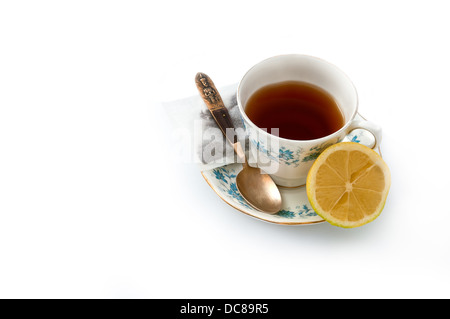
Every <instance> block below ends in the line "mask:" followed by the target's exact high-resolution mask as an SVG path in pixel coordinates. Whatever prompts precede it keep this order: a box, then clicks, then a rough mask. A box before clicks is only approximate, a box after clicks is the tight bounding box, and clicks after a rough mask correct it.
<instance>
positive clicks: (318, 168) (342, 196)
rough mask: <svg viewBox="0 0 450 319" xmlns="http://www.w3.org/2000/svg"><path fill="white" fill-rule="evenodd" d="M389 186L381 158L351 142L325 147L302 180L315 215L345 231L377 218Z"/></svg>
mask: <svg viewBox="0 0 450 319" xmlns="http://www.w3.org/2000/svg"><path fill="white" fill-rule="evenodd" d="M390 186H391V175H390V172H389V168H388V166H387V164H386V163H385V162H384V160H383V159H382V158H381V156H380V155H379V154H378V153H376V152H375V151H373V150H372V149H370V148H368V147H367V146H364V145H361V144H358V143H353V142H344V143H338V144H335V145H332V146H330V147H328V148H327V149H326V150H325V151H324V152H323V153H322V154H320V156H319V157H318V158H317V159H316V161H315V162H314V164H313V166H312V167H311V169H310V171H309V173H308V178H307V180H306V192H307V194H308V199H309V201H310V203H311V205H312V207H313V209H314V210H315V211H316V213H317V214H318V215H319V216H321V217H322V218H323V219H325V220H326V221H328V222H329V223H331V224H333V225H335V226H340V227H346V228H352V227H358V226H362V225H364V224H367V223H369V222H371V221H373V220H374V219H375V218H377V217H378V216H379V215H380V213H381V211H382V210H383V208H384V204H385V203H386V198H387V195H388V192H389V187H390Z"/></svg>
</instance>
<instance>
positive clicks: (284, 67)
mask: <svg viewBox="0 0 450 319" xmlns="http://www.w3.org/2000/svg"><path fill="white" fill-rule="evenodd" d="M284 81H301V82H307V83H310V84H313V85H316V86H318V87H320V88H322V89H324V90H325V91H327V92H328V93H330V94H331V95H332V96H333V97H334V99H335V101H336V102H337V104H338V106H339V108H340V109H341V112H342V114H343V116H344V123H345V124H344V126H343V127H342V128H341V129H339V130H338V131H336V132H334V133H332V134H330V135H328V136H325V137H322V138H318V139H314V140H289V139H285V138H282V137H278V136H275V135H272V134H269V133H267V131H266V130H264V129H267V128H264V129H262V128H259V127H257V126H256V125H255V124H254V123H252V121H251V120H250V119H249V118H248V116H247V115H246V113H245V107H246V103H247V101H248V99H249V98H250V96H251V95H252V94H253V93H255V91H257V90H258V89H260V88H262V87H264V86H267V85H270V84H274V83H279V82H284ZM237 102H238V106H239V111H240V114H241V116H242V121H243V123H244V126H245V129H246V131H247V133H248V136H249V141H250V147H251V150H252V151H253V152H254V153H256V154H257V156H256V159H257V162H256V165H257V166H258V167H260V168H261V169H262V170H264V171H266V172H267V173H269V174H270V175H271V177H272V178H273V180H274V181H275V183H277V184H278V185H280V186H285V187H297V186H301V185H304V184H305V183H306V177H307V175H308V171H309V169H310V168H311V165H312V164H313V162H314V160H315V159H316V158H317V156H319V154H320V153H321V152H322V151H323V150H324V149H325V148H327V147H328V146H330V145H332V144H335V143H338V142H340V141H342V140H343V139H344V138H345V136H346V135H348V134H349V133H350V132H351V131H353V130H355V129H357V128H360V129H365V130H367V131H369V132H370V133H372V135H373V136H374V138H375V143H374V145H371V147H372V148H376V147H377V146H378V145H379V144H380V142H381V128H380V127H379V126H377V125H375V124H373V123H371V122H369V121H364V120H356V119H355V116H356V114H357V111H358V95H357V93H356V89H355V87H354V85H353V83H352V82H351V81H350V79H349V78H348V77H347V75H345V73H343V72H342V71H341V70H340V69H338V68H337V67H336V66H334V65H333V64H331V63H328V62H326V61H324V60H322V59H319V58H316V57H312V56H307V55H299V54H289V55H279V56H275V57H272V58H269V59H266V60H264V61H262V62H260V63H258V64H256V65H255V66H253V67H252V68H251V69H250V70H249V71H248V72H247V73H246V74H245V75H244V77H243V78H242V80H241V81H240V83H239V86H238V89H237Z"/></svg>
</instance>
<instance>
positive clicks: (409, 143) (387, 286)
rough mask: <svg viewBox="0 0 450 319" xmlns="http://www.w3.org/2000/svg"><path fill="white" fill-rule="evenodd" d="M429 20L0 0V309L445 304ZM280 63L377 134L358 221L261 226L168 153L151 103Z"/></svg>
mask: <svg viewBox="0 0 450 319" xmlns="http://www.w3.org/2000/svg"><path fill="white" fill-rule="evenodd" d="M445 5H446V1H433V0H428V1H392V0H390V1H376V2H369V1H283V0H278V1H243V0H239V1H234V0H232V1H2V2H0V297H2V298H18V297H25V298H448V297H450V290H449V288H448V285H449V284H450V274H449V266H450V231H449V225H450V209H449V204H448V203H449V200H448V199H449V196H450V193H449V190H450V185H449V181H450V172H449V166H448V158H447V154H448V151H447V149H448V147H449V145H448V136H449V133H448V132H449V131H448V129H449V127H448V123H449V122H448V119H449V115H448V114H449V112H448V110H449V108H450V102H449V90H450V80H449V78H450V77H449V75H450V58H449V57H450V45H449V41H448V35H449V30H450V19H449V18H448V12H449V11H448V9H447V7H446V6H445ZM283 53H303V54H310V55H315V56H318V57H321V58H324V59H326V60H328V61H330V62H332V63H334V64H336V65H337V66H339V67H340V68H341V69H343V70H344V71H345V72H346V73H347V74H348V75H349V76H350V78H351V79H352V80H353V82H354V84H355V85H356V87H357V89H358V93H359V98H360V112H361V113H362V114H363V115H364V116H365V117H366V118H368V119H370V120H372V121H373V122H375V123H378V124H379V125H381V126H382V127H383V133H384V135H383V136H384V137H383V142H382V153H383V157H384V158H385V160H386V162H387V163H388V165H389V167H390V169H391V173H392V187H391V191H390V194H389V197H388V201H387V204H386V207H385V209H384V211H383V213H382V214H381V216H380V217H379V218H378V219H376V220H375V221H374V222H372V223H370V224H368V225H366V226H363V227H360V228H356V229H350V230H348V229H341V228H338V227H334V226H331V225H329V224H327V223H322V224H319V225H310V226H302V227H287V226H280V225H274V224H269V223H265V222H261V221H259V220H256V219H253V218H251V217H248V216H246V215H244V214H241V213H240V212H238V211H235V210H234V209H232V208H231V207H230V206H228V205H227V204H226V203H224V202H223V201H222V200H221V199H220V198H219V197H217V196H216V195H215V193H214V192H213V191H212V190H211V189H210V187H209V186H208V185H207V184H206V182H205V181H204V179H203V177H202V176H201V174H200V172H199V170H198V168H197V166H196V164H193V163H186V162H185V161H181V160H179V159H178V158H176V156H174V154H176V153H177V152H176V150H175V149H174V148H175V147H176V143H174V142H173V139H172V138H171V130H172V128H171V126H170V124H171V123H170V122H169V120H168V117H167V116H166V113H165V112H164V110H163V108H162V107H161V105H160V104H159V102H160V101H167V100H173V99H178V98H182V97H185V96H190V95H195V94H197V91H196V88H195V85H194V81H193V79H194V76H195V73H196V72H198V71H202V72H205V73H207V74H208V75H210V76H211V77H212V78H213V80H214V82H215V84H216V86H217V87H220V86H224V85H228V84H232V83H235V82H237V81H239V79H240V77H241V76H242V75H243V73H244V72H245V71H246V70H247V69H248V68H249V67H251V66H252V65H253V64H255V63H257V62H259V61H260V60H262V59H264V58H267V57H270V56H272V55H276V54H283Z"/></svg>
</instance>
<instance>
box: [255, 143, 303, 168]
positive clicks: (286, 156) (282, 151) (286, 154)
mask: <svg viewBox="0 0 450 319" xmlns="http://www.w3.org/2000/svg"><path fill="white" fill-rule="evenodd" d="M250 143H251V144H253V145H254V146H255V147H256V149H257V150H258V151H260V152H261V153H263V154H264V155H265V156H267V157H268V158H270V159H271V160H275V161H281V162H282V163H284V164H286V165H292V166H293V167H297V166H298V165H299V163H300V157H301V154H302V149H301V148H298V149H297V150H296V151H293V150H291V149H288V148H286V147H285V146H282V147H280V148H279V149H278V152H277V151H276V150H269V149H267V148H266V146H265V145H264V144H263V143H261V142H259V141H256V140H255V139H250Z"/></svg>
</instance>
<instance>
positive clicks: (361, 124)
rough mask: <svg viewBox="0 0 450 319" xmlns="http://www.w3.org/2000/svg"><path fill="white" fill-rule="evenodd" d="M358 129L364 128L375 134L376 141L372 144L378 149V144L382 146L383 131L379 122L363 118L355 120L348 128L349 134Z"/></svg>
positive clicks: (373, 147)
mask: <svg viewBox="0 0 450 319" xmlns="http://www.w3.org/2000/svg"><path fill="white" fill-rule="evenodd" d="M356 129H363V130H366V131H369V133H371V134H372V135H373V137H374V139H375V143H374V145H373V146H372V149H376V148H378V146H380V144H381V133H382V130H381V127H380V126H378V125H377V124H375V123H373V122H370V121H367V120H361V119H358V120H353V121H352V122H351V123H350V125H349V126H348V128H347V135H348V134H350V133H351V132H352V131H353V130H356ZM369 147H370V146H369Z"/></svg>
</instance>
